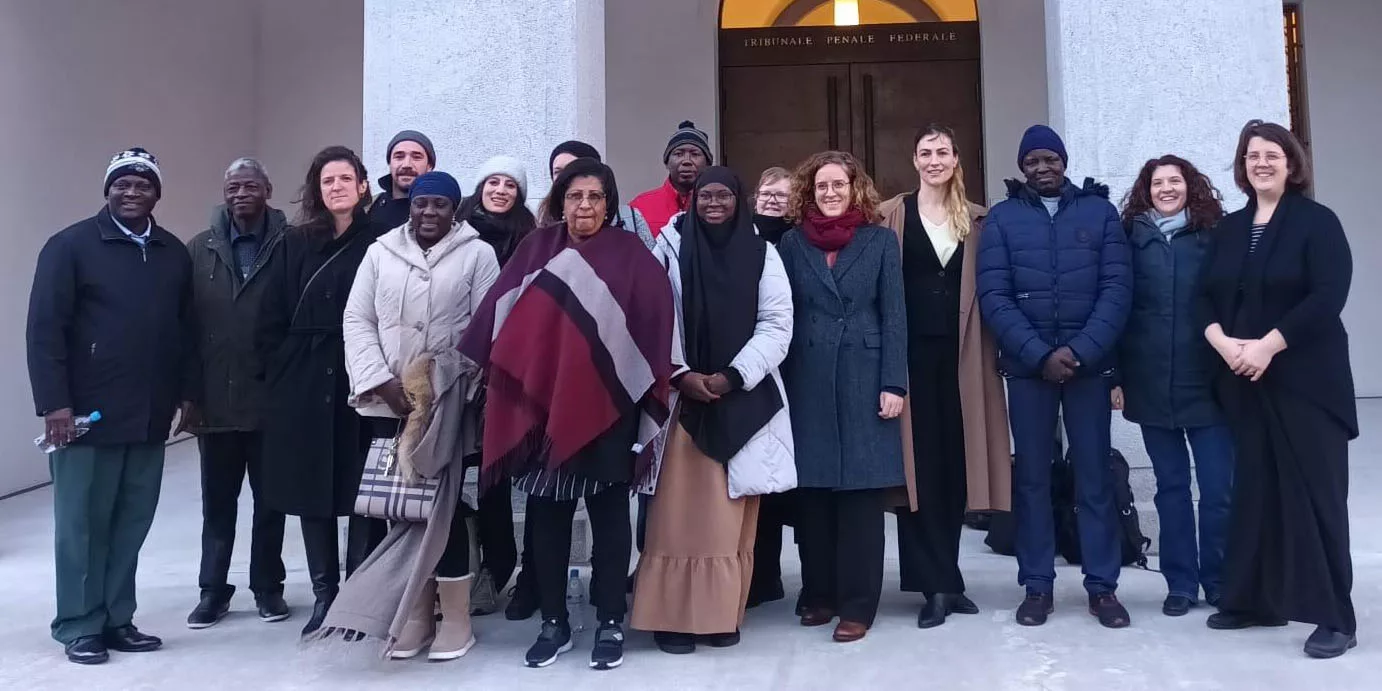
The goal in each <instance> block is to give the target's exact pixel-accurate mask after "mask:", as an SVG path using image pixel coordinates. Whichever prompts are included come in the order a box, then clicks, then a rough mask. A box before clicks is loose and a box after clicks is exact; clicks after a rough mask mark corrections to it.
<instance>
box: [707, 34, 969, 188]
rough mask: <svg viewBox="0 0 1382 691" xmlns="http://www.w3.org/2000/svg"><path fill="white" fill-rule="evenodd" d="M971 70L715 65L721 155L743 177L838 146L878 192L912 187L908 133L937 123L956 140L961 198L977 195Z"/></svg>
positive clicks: (954, 65)
mask: <svg viewBox="0 0 1382 691" xmlns="http://www.w3.org/2000/svg"><path fill="white" fill-rule="evenodd" d="M979 77H980V73H979V61H978V60H929V61H921V62H854V63H845V64H839V63H837V64H822V65H809V64H808V65H769V66H739V67H724V68H722V70H721V118H720V132H721V145H722V154H723V159H724V162H725V165H728V166H730V167H732V168H734V169H735V170H736V171H738V173H739V174H740V175H741V176H743V177H744V179H745V181H746V183H747V184H750V185H752V184H754V183H755V182H756V181H757V179H758V175H759V174H760V173H761V172H762V171H763V170H764V169H766V168H769V167H771V166H783V167H785V168H787V169H789V170H790V169H793V168H795V167H796V165H797V164H798V163H800V162H802V161H803V160H804V159H806V157H808V156H810V155H811V154H813V153H816V152H819V151H826V150H831V149H834V150H841V151H848V152H851V153H853V154H854V155H855V156H856V157H858V158H859V160H860V161H862V162H863V164H864V168H865V170H867V171H868V173H869V175H870V176H871V177H872V178H873V180H874V183H875V185H877V187H878V191H879V193H880V194H881V195H883V198H884V199H886V198H888V197H891V196H893V195H895V194H898V193H901V192H905V191H908V190H912V189H915V188H916V186H917V172H916V169H915V168H914V167H913V164H912V152H913V149H912V140H913V138H914V137H915V136H916V132H917V130H918V129H919V128H921V127H923V126H925V125H927V124H931V123H937V124H943V125H947V126H949V127H950V128H951V129H953V130H954V131H955V135H956V137H957V139H958V140H959V141H958V142H957V146H958V148H959V153H960V157H961V160H962V161H963V162H964V166H965V185H966V188H967V189H968V191H969V197H970V198H971V200H973V201H975V202H978V203H983V202H984V184H983V180H984V174H983V161H984V158H983V139H982V137H983V124H982V110H981V103H980V88H979Z"/></svg>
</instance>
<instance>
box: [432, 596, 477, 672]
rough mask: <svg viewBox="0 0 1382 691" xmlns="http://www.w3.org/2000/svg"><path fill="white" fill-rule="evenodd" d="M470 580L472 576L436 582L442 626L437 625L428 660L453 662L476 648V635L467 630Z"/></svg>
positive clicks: (468, 625) (469, 629)
mask: <svg viewBox="0 0 1382 691" xmlns="http://www.w3.org/2000/svg"><path fill="white" fill-rule="evenodd" d="M472 580H474V575H468V576H462V577H461V578H452V579H447V578H438V579H437V594H439V595H440V596H441V623H440V624H439V625H437V638H436V640H434V641H432V650H431V652H429V653H427V659H428V660H431V661H434V662H436V661H441V660H455V659H456V658H459V657H461V656H463V655H465V654H466V653H468V652H470V648H471V647H472V646H474V645H475V634H474V633H473V632H472V630H471V628H470V583H471V581H472Z"/></svg>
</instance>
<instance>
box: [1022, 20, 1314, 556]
mask: <svg viewBox="0 0 1382 691" xmlns="http://www.w3.org/2000/svg"><path fill="white" fill-rule="evenodd" d="M1046 64H1047V80H1048V82H1049V87H1050V91H1049V94H1050V114H1051V123H1050V124H1051V125H1052V127H1054V128H1055V129H1056V130H1057V131H1058V132H1060V133H1061V136H1062V137H1064V139H1065V143H1066V148H1067V149H1068V150H1069V153H1070V168H1069V170H1070V177H1071V179H1072V180H1074V181H1075V182H1076V183H1077V184H1078V183H1079V182H1080V181H1082V180H1083V179H1084V178H1085V177H1087V176H1088V177H1094V178H1096V179H1097V180H1099V181H1101V182H1103V183H1105V184H1107V185H1109V187H1110V189H1111V199H1112V201H1113V202H1114V204H1120V202H1121V201H1122V198H1123V195H1124V193H1126V192H1127V189H1128V187H1129V186H1131V184H1132V183H1133V181H1134V180H1135V179H1136V177H1137V172H1138V170H1139V169H1140V168H1141V167H1142V164H1143V163H1145V162H1146V161H1147V159H1149V158H1154V157H1157V156H1161V155H1163V154H1168V153H1173V154H1176V155H1178V156H1182V157H1184V158H1186V159H1187V160H1189V161H1190V162H1192V163H1194V164H1195V166H1196V167H1198V168H1199V169H1200V170H1201V171H1202V172H1204V173H1205V174H1207V175H1209V176H1210V177H1211V178H1212V179H1213V180H1214V183H1215V185H1216V186H1217V187H1218V188H1219V190H1220V191H1221V192H1223V194H1224V197H1225V199H1226V200H1227V202H1226V206H1227V208H1228V209H1229V210H1233V209H1237V208H1239V207H1241V206H1242V204H1243V203H1244V201H1245V197H1244V196H1243V194H1241V193H1240V192H1239V191H1238V190H1237V188H1236V187H1235V186H1234V184H1233V173H1232V171H1231V169H1230V165H1231V164H1232V161H1233V155H1234V149H1235V146H1236V145H1237V141H1238V132H1239V130H1240V129H1241V128H1242V126H1243V123H1245V122H1247V121H1248V120H1249V119H1252V118H1262V119H1265V120H1271V121H1275V122H1281V123H1283V124H1285V123H1287V121H1288V120H1289V112H1290V111H1289V107H1288V100H1289V96H1288V93H1287V86H1286V49H1285V39H1284V34H1283V19H1282V6H1281V0H1224V1H1222V2H1203V1H1202V0H1118V1H1110V0H1046ZM1113 444H1114V446H1115V447H1116V448H1118V449H1120V450H1122V451H1123V453H1124V454H1126V455H1127V457H1128V461H1129V463H1130V464H1131V465H1132V467H1133V472H1132V484H1133V494H1134V496H1135V497H1136V499H1137V504H1138V509H1139V512H1140V514H1141V518H1142V526H1143V530H1144V532H1146V533H1147V536H1148V537H1151V538H1152V539H1153V541H1154V542H1153V549H1154V550H1155V549H1156V545H1155V539H1156V536H1157V521H1156V510H1155V507H1154V506H1153V504H1152V498H1153V496H1154V494H1155V488H1156V482H1155V478H1154V477H1153V474H1152V471H1151V462H1150V460H1148V458H1147V454H1146V451H1145V450H1144V448H1143V445H1142V436H1141V433H1140V432H1139V430H1138V429H1137V427H1136V426H1135V425H1132V424H1130V423H1128V422H1126V421H1124V420H1123V419H1122V416H1121V415H1118V414H1117V413H1115V414H1114V425H1113Z"/></svg>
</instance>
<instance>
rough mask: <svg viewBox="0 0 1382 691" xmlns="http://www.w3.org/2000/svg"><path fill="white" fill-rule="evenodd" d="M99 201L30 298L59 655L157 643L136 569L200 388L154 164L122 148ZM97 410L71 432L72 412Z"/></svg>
mask: <svg viewBox="0 0 1382 691" xmlns="http://www.w3.org/2000/svg"><path fill="white" fill-rule="evenodd" d="M104 192H105V197H106V205H105V206H104V207H103V208H102V209H101V210H100V211H99V212H97V213H96V215H95V216H92V217H91V218H88V219H86V220H84V221H78V222H77V223H75V224H73V225H72V226H69V227H68V228H67V229H65V230H63V231H62V232H60V233H58V234H57V235H54V236H53V237H51V238H49V240H48V242H47V244H45V245H44V246H43V250H42V251H41V252H39V255H38V266H37V268H36V269H35V271H34V285H33V291H32V292H31V293H30V294H29V322H28V334H27V343H28V360H29V383H30V385H31V386H32V388H33V394H34V406H35V407H36V409H37V411H38V414H39V415H40V416H42V417H43V419H44V427H45V431H44V437H45V438H46V441H47V443H48V444H51V445H53V446H56V447H58V448H57V450H56V451H54V452H52V453H51V454H50V455H49V456H48V468H49V472H50V473H51V474H52V478H53V514H54V532H55V533H56V535H55V539H56V544H55V545H54V558H55V561H56V569H55V571H56V575H57V616H56V617H55V618H54V619H53V623H52V636H53V638H54V639H56V640H57V641H58V642H60V643H62V644H63V646H64V648H65V649H66V652H67V659H68V660H70V661H72V662H75V663H77V664H83V665H94V664H100V663H102V662H105V661H106V660H107V659H109V653H108V652H107V651H108V650H115V651H119V652H125V653H142V652H148V651H152V650H157V649H158V648H160V647H161V646H162V645H163V641H161V640H159V639H158V638H156V637H154V636H150V635H147V634H144V633H141V632H140V631H139V629H137V628H135V626H134V622H133V619H134V611H135V586H134V580H135V571H136V566H137V565H138V563H139V550H140V548H141V547H143V545H144V538H145V537H146V536H147V535H148V534H149V527H150V526H151V525H153V521H154V510H155V508H156V507H157V506H158V494H159V489H160V484H161V482H162V480H163V454H164V448H163V445H164V442H166V441H167V440H168V430H169V428H171V427H172V424H173V417H174V414H175V413H177V412H178V411H179V408H180V409H181V418H182V420H181V422H180V423H179V425H178V432H181V431H182V429H183V428H184V427H186V425H187V423H188V419H189V414H190V413H191V412H192V403H191V401H193V400H195V396H196V392H197V391H198V389H199V386H198V382H197V379H198V378H199V371H198V367H197V357H196V335H195V329H194V321H193V315H192V261H191V259H190V258H189V256H188V254H187V248H186V247H185V246H184V245H183V244H182V241H180V240H178V238H177V237H176V236H174V235H173V234H172V233H169V232H168V231H166V230H164V229H163V228H160V227H159V226H158V225H156V224H155V223H154V220H153V215H152V214H153V210H154V205H155V204H157V203H158V199H159V197H160V196H161V195H162V192H163V178H162V174H161V173H160V171H159V168H158V161H157V160H156V159H155V158H154V157H153V155H152V154H150V153H149V152H147V151H145V150H144V149H140V148H134V149H129V150H127V151H122V152H120V153H119V154H116V155H115V157H114V158H113V159H111V162H110V166H109V167H108V168H106V175H105V188H104ZM96 412H99V413H101V417H100V420H99V421H97V422H95V424H93V425H92V426H91V428H90V431H89V432H88V433H87V434H85V435H84V436H81V437H80V438H78V436H77V434H78V429H77V416H78V415H81V416H88V415H90V414H92V413H96Z"/></svg>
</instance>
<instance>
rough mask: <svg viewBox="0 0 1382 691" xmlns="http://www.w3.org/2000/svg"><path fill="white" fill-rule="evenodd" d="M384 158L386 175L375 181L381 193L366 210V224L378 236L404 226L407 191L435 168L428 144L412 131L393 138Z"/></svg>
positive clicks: (433, 150) (433, 154) (434, 160)
mask: <svg viewBox="0 0 1382 691" xmlns="http://www.w3.org/2000/svg"><path fill="white" fill-rule="evenodd" d="M384 157H385V159H387V160H388V163H389V174H388V175H385V176H384V177H382V178H379V188H380V189H381V190H383V191H382V192H381V193H380V194H379V196H378V197H377V198H375V200H374V203H373V204H371V205H370V207H369V220H370V222H371V223H373V224H374V226H375V230H376V231H377V232H378V233H386V232H388V231H390V230H393V229H394V228H397V227H399V226H401V225H403V224H404V223H407V222H408V190H410V189H412V188H413V181H414V180H417V179H418V177H420V176H421V175H422V174H423V173H426V172H428V171H430V170H432V169H433V168H436V167H437V151H436V149H434V148H432V140H431V139H428V138H427V135H425V134H423V133H421V132H418V131H416V130H403V131H402V132H399V133H398V134H395V135H394V136H393V139H391V140H389V148H388V149H387V150H385V151H384Z"/></svg>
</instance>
